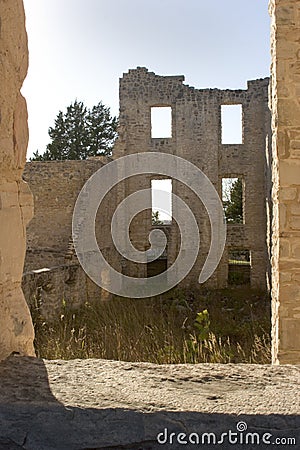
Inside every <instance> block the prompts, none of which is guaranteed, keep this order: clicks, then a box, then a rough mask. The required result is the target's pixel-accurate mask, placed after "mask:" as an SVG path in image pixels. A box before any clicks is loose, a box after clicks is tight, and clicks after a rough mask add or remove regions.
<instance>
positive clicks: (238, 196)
mask: <svg viewBox="0 0 300 450" xmlns="http://www.w3.org/2000/svg"><path fill="white" fill-rule="evenodd" d="M223 203H224V210H225V216H226V221H227V222H228V223H243V183H242V180H241V178H238V179H237V180H236V181H235V182H234V183H233V184H232V186H231V188H230V193H229V200H227V201H224V202H223Z"/></svg>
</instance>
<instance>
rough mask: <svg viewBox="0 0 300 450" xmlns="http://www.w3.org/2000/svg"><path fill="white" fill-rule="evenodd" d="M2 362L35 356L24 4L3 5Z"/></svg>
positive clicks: (15, 0)
mask: <svg viewBox="0 0 300 450" xmlns="http://www.w3.org/2000/svg"><path fill="white" fill-rule="evenodd" d="M0 60H1V65H0V230H1V232H0V359H3V358H5V357H7V356H8V355H9V354H10V353H12V352H18V353H20V354H22V355H34V349H33V338H34V331H33V326H32V322H31V318H30V313H29V310H28V307H27V304H26V302H25V299H24V295H23V292H22V289H21V278H22V272H23V264H24V258H25V241H26V225H27V223H28V221H29V220H30V218H31V216H32V212H33V203H32V195H31V193H30V190H29V188H28V185H27V184H26V183H25V182H24V181H23V180H22V171H23V168H24V165H25V160H26V149H27V143H28V128H27V109H26V102H25V100H24V98H23V97H22V95H21V94H20V89H21V87H22V84H23V81H24V78H25V76H26V73H27V66H28V50H27V36H26V30H25V15H24V9H23V2H22V0H1V1H0Z"/></svg>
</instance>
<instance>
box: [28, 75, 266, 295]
mask: <svg viewBox="0 0 300 450" xmlns="http://www.w3.org/2000/svg"><path fill="white" fill-rule="evenodd" d="M183 80H184V77H182V76H159V75H156V74H154V73H152V72H148V70H147V69H146V68H141V67H140V68H137V69H134V70H129V72H128V73H126V74H124V75H123V78H122V79H121V80H120V111H121V113H120V119H119V124H120V127H119V139H118V141H117V143H116V145H115V147H114V149H113V156H114V158H118V157H120V156H124V155H128V154H132V153H138V152H140V153H141V152H146V151H148V152H150V151H151V152H156V153H158V152H160V153H171V154H174V155H177V156H180V157H182V158H185V159H187V160H189V161H191V162H192V163H194V164H195V165H196V166H197V167H198V168H199V169H201V170H203V172H204V173H205V174H206V175H207V176H208V177H209V178H210V180H211V182H212V183H213V184H214V186H215V188H216V190H217V191H218V193H219V195H220V197H222V192H221V191H222V189H221V186H222V178H226V177H240V178H242V179H243V181H244V183H243V185H244V196H243V197H244V199H243V201H244V218H245V223H243V224H240V225H231V224H228V233H227V243H226V249H225V252H224V256H223V258H222V260H221V263H220V264H219V266H218V269H217V270H216V272H215V274H214V275H213V277H212V278H211V279H210V280H208V282H207V285H208V286H210V287H225V286H226V285H227V278H228V251H230V250H232V249H244V250H248V251H249V252H251V262H252V264H251V285H252V287H259V288H262V289H266V287H267V281H268V282H269V280H267V279H268V275H269V259H268V251H269V248H268V242H269V236H268V237H267V233H268V229H269V228H270V226H269V225H268V224H267V221H268V219H267V214H266V210H268V212H269V213H270V204H269V202H270V198H269V196H270V195H269V194H270V187H269V178H270V176H271V173H270V163H269V162H268V161H267V158H268V155H267V152H268V151H269V150H268V148H267V149H266V142H268V139H269V136H270V111H269V109H268V85H269V79H268V78H266V79H261V80H253V81H249V82H248V88H247V89H246V90H220V89H194V88H192V87H190V86H187V85H185V84H183ZM228 104H241V105H242V109H243V118H242V122H243V123H242V128H243V143H242V144H240V145H235V144H232V145H230V144H226V145H225V144H222V139H221V129H222V124H221V106H222V105H228ZM155 105H169V106H171V107H172V109H173V113H172V117H173V119H172V120H173V136H172V138H167V139H164V138H161V139H160V138H151V106H155ZM102 166H103V162H102V161H101V160H97V159H95V160H87V161H49V162H31V163H28V164H27V165H26V168H25V172H24V176H25V179H26V180H27V181H28V183H29V185H30V187H31V189H32V192H33V195H34V200H35V217H34V218H33V220H32V221H31V223H30V225H29V227H28V240H27V244H28V248H27V256H26V270H31V269H39V268H42V267H45V266H46V267H51V266H53V265H61V264H62V263H63V259H64V254H65V253H66V251H67V246H68V242H69V239H70V236H71V221H72V213H73V209H74V204H75V201H76V198H77V196H78V194H79V191H80V190H81V188H82V186H83V184H84V183H85V182H86V181H87V179H88V178H89V177H90V176H91V175H92V173H93V171H96V170H97V169H98V168H100V167H102ZM266 173H267V174H268V176H269V178H268V177H266ZM153 178H157V176H156V177H155V174H154V175H152V176H151V174H149V175H148V174H147V175H146V176H144V175H143V176H141V177H139V176H137V177H133V178H132V179H129V180H125V181H124V182H122V183H120V186H119V187H118V188H116V189H112V190H111V191H110V192H109V194H108V196H107V197H108V201H107V202H106V204H105V205H103V204H101V206H100V208H99V221H97V225H96V233H97V227H98V229H99V230H98V233H97V236H98V237H99V239H98V243H99V244H100V248H101V249H106V250H107V251H108V250H109V251H111V250H112V251H115V250H114V244H113V242H112V240H111V218H112V214H113V213H114V212H115V209H116V205H117V204H118V202H120V201H122V200H123V199H124V198H126V197H127V196H128V195H129V194H130V193H132V192H136V191H137V190H139V189H143V188H145V189H149V188H150V186H151V179H153ZM186 178H187V180H186V181H187V184H188V183H189V178H188V175H187V177H186ZM173 192H174V193H175V194H177V195H178V196H179V197H180V198H182V199H184V202H185V203H186V204H187V205H188V206H189V207H190V208H191V210H192V211H193V213H194V216H195V218H196V220H197V222H198V227H199V230H201V246H202V247H201V252H199V257H198V258H197V261H196V264H195V265H194V267H193V269H192V271H191V273H190V274H189V275H188V276H187V277H186V279H185V280H184V281H183V282H182V285H183V284H185V286H188V285H190V284H191V285H193V284H198V277H199V273H200V271H201V268H202V267H203V264H204V261H205V259H206V256H207V254H208V250H209V247H210V237H211V236H210V233H211V231H210V223H209V218H208V215H207V213H206V211H205V208H204V206H203V205H202V203H201V202H200V200H199V199H197V197H196V195H194V194H193V193H192V192H191V191H190V189H189V188H188V186H186V185H184V184H183V183H178V182H176V180H173ZM266 199H267V200H266ZM269 217H270V215H269ZM163 228H164V230H165V232H166V235H167V237H168V248H167V251H166V256H167V265H168V267H170V266H171V265H172V264H173V263H174V261H175V260H176V257H177V254H178V247H179V242H180V233H179V230H178V227H177V225H176V224H175V221H173V223H172V224H171V225H170V226H169V228H168V227H163ZM151 230H152V224H151V212H150V209H148V210H147V211H144V212H142V213H140V214H139V215H138V216H137V217H136V218H135V219H134V220H133V221H132V223H131V226H130V235H131V240H132V242H133V244H134V245H135V246H136V247H137V248H138V249H140V250H145V249H146V248H147V246H149V239H148V238H149V233H150V231H151ZM188 238H189V241H193V240H194V239H195V236H194V235H193V233H192V232H191V231H190V233H189V236H188ZM181 245H182V243H181ZM115 254H116V255H117V252H116V251H115ZM114 259H118V261H114ZM112 260H113V265H114V267H115V265H116V264H119V265H122V270H124V272H123V273H127V274H128V275H130V276H143V277H144V276H146V272H147V266H146V264H139V265H138V264H135V263H131V262H129V261H128V259H126V258H121V256H120V255H118V256H115V258H113V257H112Z"/></svg>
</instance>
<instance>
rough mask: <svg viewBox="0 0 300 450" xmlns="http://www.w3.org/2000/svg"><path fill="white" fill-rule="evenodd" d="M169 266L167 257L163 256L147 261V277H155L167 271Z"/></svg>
mask: <svg viewBox="0 0 300 450" xmlns="http://www.w3.org/2000/svg"><path fill="white" fill-rule="evenodd" d="M167 268H168V263H167V258H161V259H156V260H155V261H151V262H149V263H147V278H150V277H155V276H156V275H159V274H160V273H163V272H165V271H166V270H167Z"/></svg>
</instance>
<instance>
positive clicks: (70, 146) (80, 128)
mask: <svg viewBox="0 0 300 450" xmlns="http://www.w3.org/2000/svg"><path fill="white" fill-rule="evenodd" d="M116 128H117V119H116V117H111V115H110V109H109V108H108V107H106V106H104V105H103V103H102V102H99V103H98V105H96V106H93V108H92V109H91V110H89V109H87V108H86V107H85V106H84V104H83V102H78V101H77V100H75V101H74V102H73V103H71V105H69V106H68V107H67V111H66V112H65V113H63V112H62V111H59V113H58V115H57V117H56V119H55V123H54V127H50V128H49V130H48V133H49V136H50V138H51V142H50V143H49V144H48V145H47V147H46V151H45V152H44V153H43V154H39V152H38V151H36V152H34V154H33V157H32V158H31V161H51V160H65V159H86V158H88V157H89V156H99V155H109V154H111V150H112V147H113V144H114V141H115V139H116V137H117V132H116Z"/></svg>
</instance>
